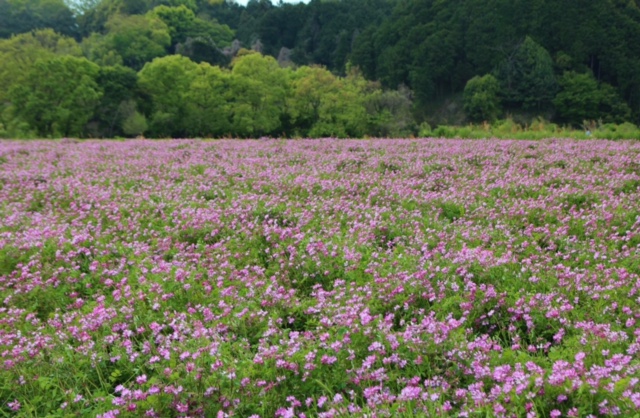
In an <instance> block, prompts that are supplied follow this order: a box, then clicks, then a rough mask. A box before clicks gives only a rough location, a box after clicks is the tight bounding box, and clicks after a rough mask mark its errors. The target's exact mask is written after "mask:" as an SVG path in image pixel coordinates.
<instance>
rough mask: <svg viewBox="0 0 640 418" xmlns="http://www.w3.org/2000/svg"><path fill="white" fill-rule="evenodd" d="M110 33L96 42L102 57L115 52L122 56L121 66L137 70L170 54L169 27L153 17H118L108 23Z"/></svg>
mask: <svg viewBox="0 0 640 418" xmlns="http://www.w3.org/2000/svg"><path fill="white" fill-rule="evenodd" d="M106 28H107V30H108V32H107V34H106V35H105V36H104V37H103V38H102V39H99V41H101V42H103V43H104V44H103V45H100V42H97V44H98V45H96V46H95V47H94V48H99V51H100V53H99V54H96V55H98V56H99V55H102V56H104V55H105V54H107V53H109V51H115V52H116V53H117V54H118V55H119V56H120V57H122V63H123V64H124V65H126V66H127V67H131V68H133V69H135V70H139V69H141V68H142V67H143V66H144V64H145V63H146V62H148V61H151V60H152V59H154V58H156V57H160V56H163V55H165V54H166V53H167V48H168V47H169V45H170V44H171V36H170V34H169V28H168V27H167V25H166V24H165V23H164V22H163V21H162V20H160V19H158V18H156V17H153V16H140V15H134V16H126V15H115V16H113V17H112V18H111V19H109V21H108V22H107V24H106Z"/></svg>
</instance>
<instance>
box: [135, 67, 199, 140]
mask: <svg viewBox="0 0 640 418" xmlns="http://www.w3.org/2000/svg"><path fill="white" fill-rule="evenodd" d="M197 68H198V65H197V64H196V63H194V62H193V61H191V60H190V59H189V58H186V57H183V56H180V55H169V56H166V57H161V58H156V59H154V60H153V61H152V62H150V63H147V64H146V65H145V66H144V68H143V69H142V70H141V71H140V73H139V74H138V85H139V86H140V89H141V91H142V93H143V94H146V95H147V96H148V97H149V98H150V99H151V111H150V116H151V118H150V121H149V122H150V124H149V131H150V132H151V134H152V135H153V136H159V137H170V136H184V135H185V131H186V128H185V123H184V118H185V117H186V114H187V111H186V103H185V95H186V94H187V93H188V92H189V89H190V87H191V83H192V82H193V80H194V79H195V76H196V70H197Z"/></svg>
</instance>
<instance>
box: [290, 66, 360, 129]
mask: <svg viewBox="0 0 640 418" xmlns="http://www.w3.org/2000/svg"><path fill="white" fill-rule="evenodd" d="M367 84H368V83H367V82H366V81H365V80H364V79H363V78H362V77H360V76H359V75H358V74H356V73H353V74H351V75H350V76H349V77H346V78H339V77H336V76H334V75H333V74H331V72H329V71H328V70H326V69H324V68H321V67H301V68H299V69H298V70H297V71H296V73H295V74H294V75H293V79H292V82H291V94H290V99H289V101H288V106H287V108H288V109H289V114H290V115H291V119H292V122H293V124H294V126H295V127H296V128H297V129H298V133H299V134H301V135H309V136H312V137H320V136H335V137H342V138H344V137H349V136H350V137H360V136H362V135H364V134H365V132H366V129H367V123H368V121H369V118H368V114H367V108H366V107H365V101H366V97H367V91H366V89H367Z"/></svg>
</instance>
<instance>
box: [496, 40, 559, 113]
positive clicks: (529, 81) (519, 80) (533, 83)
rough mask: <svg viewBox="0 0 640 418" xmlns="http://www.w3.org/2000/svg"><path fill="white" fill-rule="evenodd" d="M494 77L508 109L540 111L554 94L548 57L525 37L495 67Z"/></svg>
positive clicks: (551, 69) (538, 46)
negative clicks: (520, 108) (512, 107)
mask: <svg viewBox="0 0 640 418" xmlns="http://www.w3.org/2000/svg"><path fill="white" fill-rule="evenodd" d="M496 77H497V79H498V81H499V82H500V87H501V93H502V97H503V100H504V102H505V103H506V104H507V105H509V106H514V107H522V108H524V109H535V110H542V109H544V108H546V107H548V106H549V105H550V104H551V101H552V100H553V98H554V96H555V94H556V93H557V91H558V83H557V81H556V78H555V74H554V72H553V60H552V59H551V55H549V52H548V51H547V50H546V49H544V48H543V47H542V46H540V45H539V44H538V43H536V42H535V41H534V40H533V39H531V38H530V37H528V36H527V37H526V38H525V40H524V41H523V42H522V44H521V45H520V46H518V48H517V49H516V50H515V51H514V53H513V54H511V55H510V56H509V57H507V58H506V59H505V60H504V61H503V62H502V64H501V65H500V66H499V67H498V69H497V71H496Z"/></svg>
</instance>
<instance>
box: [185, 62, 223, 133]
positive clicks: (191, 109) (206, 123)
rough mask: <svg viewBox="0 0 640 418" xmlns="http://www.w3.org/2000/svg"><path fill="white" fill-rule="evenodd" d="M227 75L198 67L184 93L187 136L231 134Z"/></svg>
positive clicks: (213, 69) (207, 65) (219, 70)
mask: <svg viewBox="0 0 640 418" xmlns="http://www.w3.org/2000/svg"><path fill="white" fill-rule="evenodd" d="M230 79H231V75H230V74H229V72H228V71H227V70H223V69H221V68H220V67H213V66H211V65H209V64H207V63H202V64H199V65H198V68H197V69H196V70H195V74H194V78H193V80H192V81H191V85H190V86H189V88H188V90H187V91H186V92H185V95H184V101H185V103H186V116H185V125H186V131H187V134H188V135H189V136H202V137H206V136H216V137H219V136H223V135H225V134H229V133H230V132H231V122H230V119H231V109H230V104H229V97H228V95H229V91H230Z"/></svg>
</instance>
